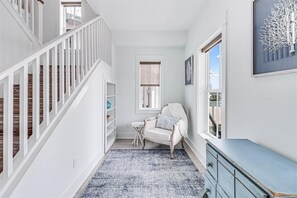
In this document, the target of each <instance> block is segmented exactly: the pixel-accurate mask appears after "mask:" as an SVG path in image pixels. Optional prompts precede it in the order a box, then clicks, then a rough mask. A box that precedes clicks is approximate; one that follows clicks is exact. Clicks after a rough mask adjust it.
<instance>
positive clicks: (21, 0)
mask: <svg viewBox="0 0 297 198" xmlns="http://www.w3.org/2000/svg"><path fill="white" fill-rule="evenodd" d="M2 1H8V2H9V3H10V4H11V5H12V7H13V8H14V9H15V10H16V12H17V13H18V15H19V16H20V17H21V18H22V19H23V22H24V23H25V24H26V25H27V27H28V28H29V29H30V30H31V31H32V33H33V35H35V36H36V38H37V39H38V40H39V42H40V43H42V39H43V36H42V34H43V1H41V0H2ZM35 15H37V16H35ZM36 23H37V24H36Z"/></svg>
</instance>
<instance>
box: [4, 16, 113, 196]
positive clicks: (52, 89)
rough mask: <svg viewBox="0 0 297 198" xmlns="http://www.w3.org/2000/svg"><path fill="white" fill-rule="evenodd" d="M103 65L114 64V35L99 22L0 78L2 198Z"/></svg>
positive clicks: (39, 52) (77, 30) (50, 45)
mask: <svg viewBox="0 0 297 198" xmlns="http://www.w3.org/2000/svg"><path fill="white" fill-rule="evenodd" d="M100 61H104V62H106V63H107V64H109V65H111V31H110V29H109V28H108V26H107V25H106V23H105V22H104V20H103V19H102V18H101V17H96V18H95V19H93V20H91V21H89V22H87V23H85V24H82V25H80V26H79V27H77V28H75V29H74V30H71V31H69V32H68V33H66V34H64V35H61V36H60V37H58V38H56V39H55V40H53V41H51V42H50V43H48V44H46V45H44V46H41V47H40V48H39V49H38V50H36V51H35V52H34V53H32V54H31V55H30V56H29V57H27V58H26V59H25V60H22V61H21V62H19V63H17V64H16V65H14V66H12V67H10V68H9V69H8V70H7V71H5V72H3V73H1V74H0V197H3V196H7V195H9V192H11V191H12V189H13V187H14V186H15V185H16V184H17V181H16V180H20V178H21V176H22V174H24V171H22V170H24V169H25V168H26V167H28V166H29V165H30V163H32V161H33V160H34V157H35V156H36V155H37V153H38V152H39V151H40V149H41V148H42V145H44V144H45V142H46V141H47V139H48V138H49V137H50V134H51V133H52V132H53V130H54V128H55V126H56V125H57V124H58V123H59V121H60V120H61V119H62V117H63V115H64V114H65V112H66V111H67V109H68V108H69V106H70V104H71V103H72V102H73V101H74V99H75V97H76V95H77V93H79V91H80V90H81V89H82V87H83V86H84V84H85V83H86V81H87V80H88V78H89V77H90V75H91V74H92V72H93V71H94V69H95V68H96V66H97V65H98V63H99V62H100ZM61 65H63V66H61Z"/></svg>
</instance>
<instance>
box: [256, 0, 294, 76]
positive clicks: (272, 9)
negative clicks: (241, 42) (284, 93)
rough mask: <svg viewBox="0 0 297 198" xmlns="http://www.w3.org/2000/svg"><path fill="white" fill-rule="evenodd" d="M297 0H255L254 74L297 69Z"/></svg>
mask: <svg viewBox="0 0 297 198" xmlns="http://www.w3.org/2000/svg"><path fill="white" fill-rule="evenodd" d="M296 41H297V0H254V2H253V76H265V75H272V74H279V73H289V72H297V44H296Z"/></svg>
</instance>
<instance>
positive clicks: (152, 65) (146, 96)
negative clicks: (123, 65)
mask: <svg viewBox="0 0 297 198" xmlns="http://www.w3.org/2000/svg"><path fill="white" fill-rule="evenodd" d="M136 71H137V72H136V79H137V80H136V82H137V84H136V112H138V113H144V112H145V113H157V112H158V111H160V110H161V106H162V104H161V103H162V92H161V90H162V78H161V74H162V72H161V71H162V61H161V59H159V58H156V57H155V56H148V57H147V56H140V57H138V58H137V62H136Z"/></svg>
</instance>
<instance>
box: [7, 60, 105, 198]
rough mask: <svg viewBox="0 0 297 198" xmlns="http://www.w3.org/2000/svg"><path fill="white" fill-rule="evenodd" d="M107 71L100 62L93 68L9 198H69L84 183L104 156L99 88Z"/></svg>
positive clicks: (100, 88) (100, 92)
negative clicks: (62, 197) (90, 74)
mask: <svg viewBox="0 0 297 198" xmlns="http://www.w3.org/2000/svg"><path fill="white" fill-rule="evenodd" d="M109 68H110V67H109V66H108V65H106V64H105V63H103V62H102V63H100V65H99V66H98V67H97V68H96V70H95V71H94V73H93V74H92V76H91V77H90V79H89V80H88V82H87V83H86V85H85V86H84V88H83V89H82V91H81V92H80V94H79V95H78V96H77V98H76V99H75V101H74V102H73V104H72V105H71V107H70V109H69V110H68V112H67V113H66V114H65V116H64V117H63V119H62V120H61V122H60V123H59V125H58V126H57V128H56V129H55V131H54V132H53V134H52V135H51V137H50V138H49V140H48V141H47V143H46V144H45V145H44V147H43V148H42V150H41V151H40V153H39V154H38V156H37V157H36V159H35V160H34V162H33V164H32V165H31V166H30V168H29V169H28V171H27V172H26V173H25V175H24V177H23V178H22V180H21V181H20V183H19V184H18V186H17V187H16V189H15V191H14V192H13V194H12V196H11V197H61V196H62V195H63V196H64V197H65V196H66V197H68V196H69V197H72V196H73V193H75V191H76V190H77V188H76V187H80V185H81V184H82V183H81V182H84V179H85V177H86V176H88V174H89V172H88V171H90V170H92V168H94V167H95V165H96V164H97V163H98V160H99V159H100V158H101V157H102V156H103V155H104V149H103V145H104V144H103V141H104V139H103V133H104V132H103V126H104V123H103V120H104V119H103V89H102V86H103V78H109V77H111V73H109V70H110V69H109ZM73 160H75V162H74V161H73ZM73 163H75V165H74V164H73ZM73 166H75V167H73ZM86 170H88V171H86ZM84 171H86V172H84ZM84 174H85V175H84ZM75 182H77V183H76V185H75ZM65 193H66V194H65Z"/></svg>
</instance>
